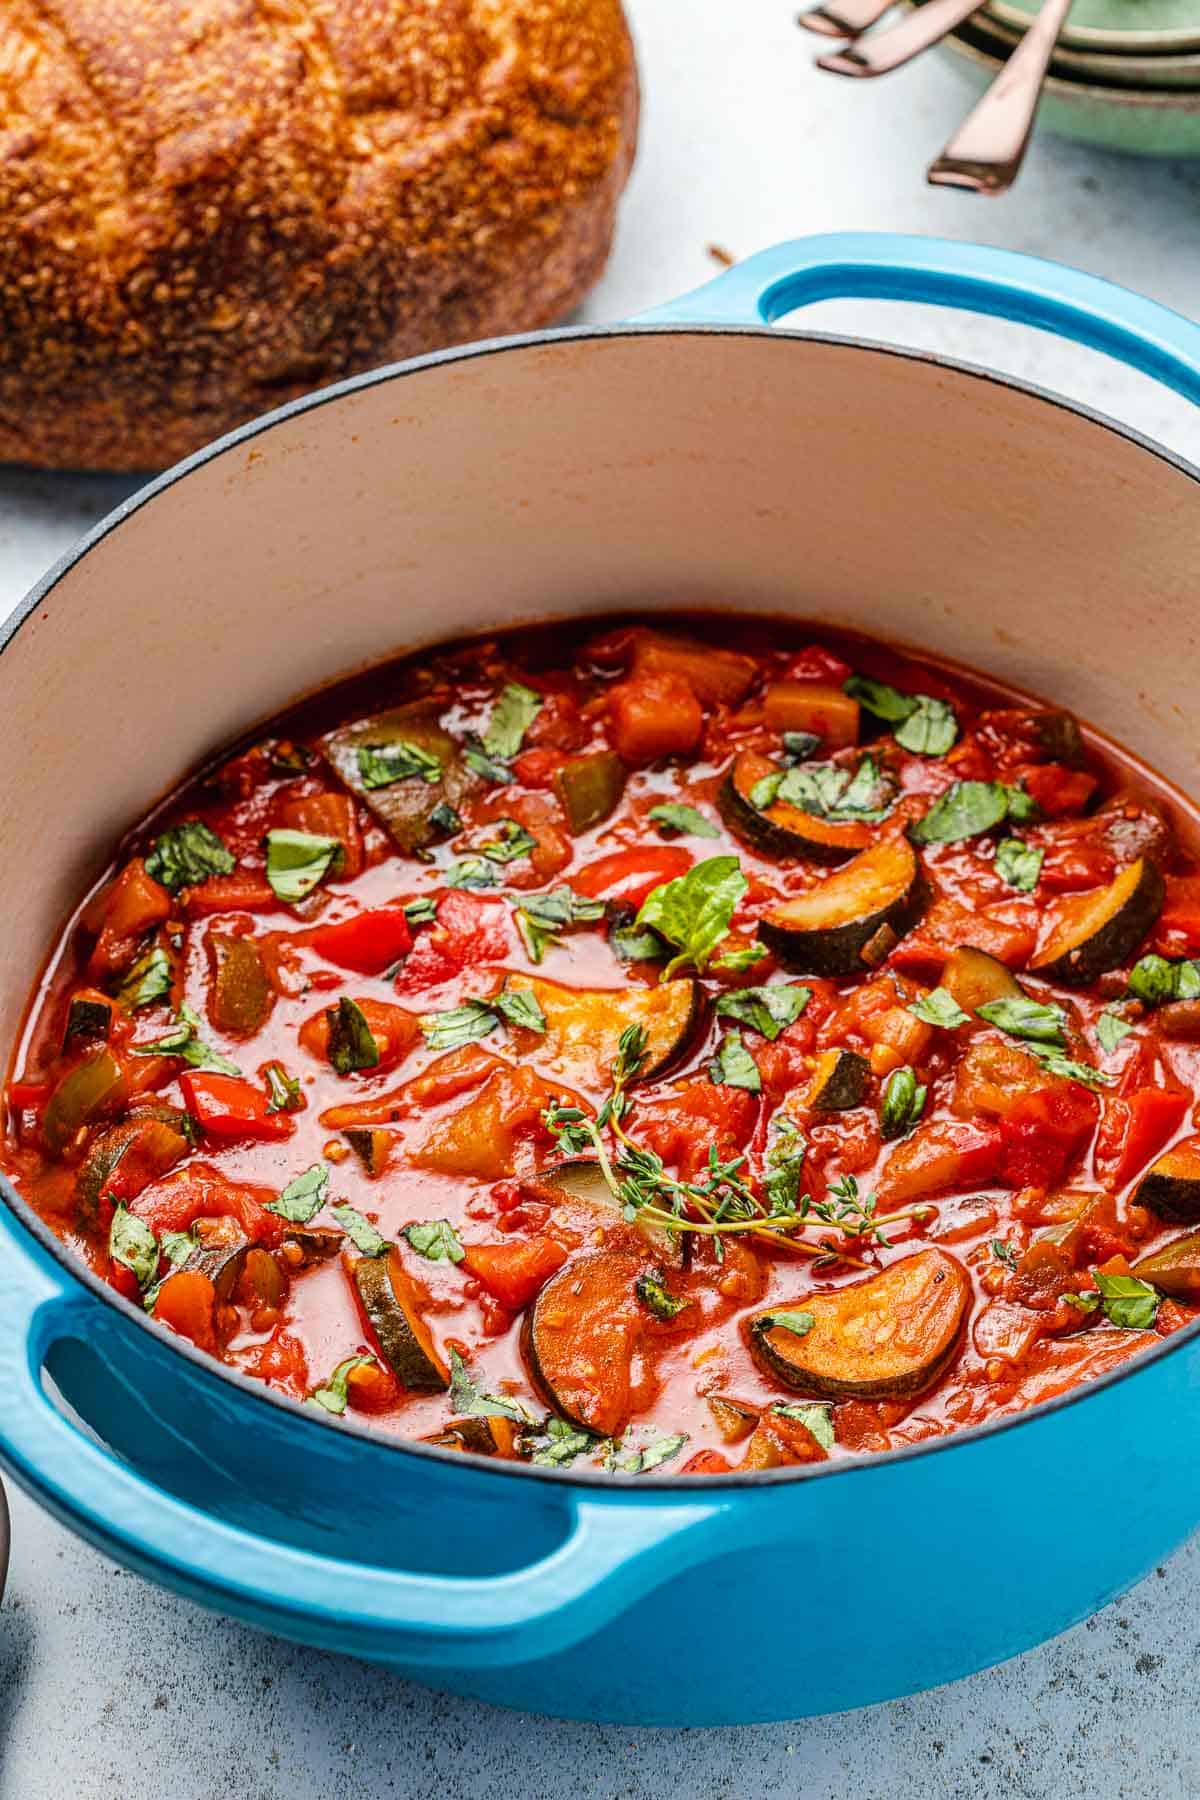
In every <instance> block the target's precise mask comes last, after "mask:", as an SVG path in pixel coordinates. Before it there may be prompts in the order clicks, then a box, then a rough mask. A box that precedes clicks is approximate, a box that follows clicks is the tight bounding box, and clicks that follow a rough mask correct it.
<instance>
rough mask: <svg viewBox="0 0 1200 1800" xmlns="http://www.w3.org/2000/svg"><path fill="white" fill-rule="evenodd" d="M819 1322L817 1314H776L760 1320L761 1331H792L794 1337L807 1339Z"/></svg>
mask: <svg viewBox="0 0 1200 1800" xmlns="http://www.w3.org/2000/svg"><path fill="white" fill-rule="evenodd" d="M816 1322H817V1317H816V1314H815V1313H810V1312H775V1313H767V1314H765V1315H764V1317H763V1318H762V1319H760V1320H759V1330H760V1331H775V1330H777V1329H778V1330H780V1331H790V1332H791V1333H792V1335H793V1337H807V1336H808V1333H809V1332H810V1331H811V1330H812V1328H813V1326H814V1325H815V1324H816Z"/></svg>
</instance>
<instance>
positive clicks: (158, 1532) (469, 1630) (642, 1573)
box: [0, 1200, 731, 1668]
mask: <svg viewBox="0 0 1200 1800" xmlns="http://www.w3.org/2000/svg"><path fill="white" fill-rule="evenodd" d="M104 1310H106V1309H105V1307H104V1302H103V1301H101V1300H98V1299H97V1298H96V1297H95V1296H94V1295H92V1294H90V1293H89V1292H88V1291H87V1290H86V1289H85V1288H83V1287H82V1286H77V1285H76V1284H74V1283H72V1282H71V1281H70V1279H69V1277H64V1274H63V1271H62V1270H61V1269H60V1268H59V1267H58V1265H57V1263H56V1262H55V1261H54V1259H53V1258H52V1257H51V1256H50V1255H49V1253H48V1252H47V1251H45V1250H44V1249H43V1248H42V1247H41V1246H40V1245H38V1244H37V1243H36V1242H35V1240H34V1239H33V1238H32V1236H31V1235H30V1234H27V1233H26V1232H25V1231H24V1229H23V1228H22V1227H21V1226H20V1225H19V1224H18V1222H17V1220H16V1218H15V1216H14V1215H13V1214H12V1213H11V1212H10V1211H9V1209H8V1208H7V1206H5V1205H4V1203H3V1201H2V1200H0V1463H2V1464H3V1466H4V1468H5V1469H6V1470H7V1471H8V1472H9V1473H10V1474H11V1475H13V1476H14V1477H15V1479H16V1480H17V1481H18V1482H20V1484H21V1485H22V1486H23V1487H24V1488H26V1489H27V1490H28V1491H29V1492H30V1493H31V1494H32V1495H33V1497H34V1498H35V1499H36V1500H38V1501H39V1502H40V1503H41V1504H42V1505H44V1506H45V1507H47V1508H48V1509H49V1511H51V1512H52V1513H54V1514H55V1516H56V1517H58V1518H59V1519H61V1520H62V1521H63V1523H65V1524H66V1525H68V1526H70V1527H71V1528H72V1529H73V1530H76V1531H79V1532H81V1533H82V1534H83V1535H84V1536H86V1537H87V1538H88V1539H89V1540H90V1541H91V1542H92V1543H93V1544H95V1545H97V1546H98V1547H99V1548H100V1549H101V1550H103V1551H104V1552H106V1553H107V1554H109V1555H111V1556H113V1557H115V1558H116V1559H118V1560H119V1561H121V1562H123V1563H125V1564H126V1565H127V1566H129V1567H132V1568H134V1569H136V1570H137V1571H138V1572H139V1573H140V1574H143V1575H146V1576H148V1577H150V1578H151V1579H152V1580H155V1581H158V1582H160V1583H161V1584H162V1585H164V1586H166V1587H169V1588H172V1589H174V1590H175V1591H176V1592H177V1593H181V1594H184V1595H185V1596H187V1597H188V1598H189V1599H192V1600H196V1601H199V1602H200V1603H201V1604H204V1605H208V1606H210V1607H211V1606H217V1607H219V1608H220V1610H221V1611H223V1612H226V1613H229V1614H231V1615H233V1616H234V1617H237V1618H241V1619H244V1620H246V1621H247V1622H249V1623H250V1624H253V1625H257V1626H259V1627H260V1628H263V1629H266V1630H268V1631H274V1632H276V1633H279V1634H280V1635H283V1636H292V1637H299V1638H301V1639H304V1640H306V1641H308V1642H314V1641H320V1642H324V1643H326V1644H327V1645H328V1647H329V1648H332V1649H340V1650H343V1651H349V1652H351V1653H353V1654H356V1655H361V1656H365V1657H368V1658H369V1657H372V1656H376V1657H379V1658H381V1659H384V1660H389V1661H392V1662H396V1663H404V1662H405V1661H406V1659H407V1660H408V1662H409V1663H410V1665H411V1666H414V1667H418V1666H419V1667H430V1668H437V1667H439V1666H443V1665H462V1664H463V1663H467V1664H471V1665H474V1666H477V1667H479V1666H489V1665H490V1666H505V1665H508V1664H512V1663H520V1662H525V1661H529V1660H532V1659H536V1658H539V1657H544V1656H547V1655H553V1654H555V1653H556V1652H558V1651H561V1650H563V1649H566V1648H568V1647H569V1646H570V1645H572V1644H575V1643H577V1642H579V1641H581V1640H582V1639H584V1638H587V1637H589V1636H591V1635H592V1634H593V1633H595V1632H596V1631H598V1630H600V1629H601V1628H602V1627H603V1626H604V1625H605V1624H607V1623H608V1622H609V1620H611V1619H614V1618H616V1617H617V1616H619V1615H620V1613H622V1612H623V1611H625V1610H626V1609H627V1608H628V1607H629V1606H630V1605H631V1604H632V1603H633V1602H634V1601H635V1600H636V1599H637V1598H639V1596H641V1595H642V1594H644V1593H646V1592H647V1591H649V1590H651V1589H653V1588H654V1587H657V1586H658V1585H659V1584H660V1583H661V1582H663V1581H664V1580H669V1579H671V1578H672V1577H674V1576H675V1575H678V1574H680V1573H682V1572H683V1571H684V1570H686V1569H688V1568H690V1567H692V1566H694V1565H695V1564H696V1563H698V1562H701V1561H703V1560H705V1559H706V1558H707V1557H708V1556H710V1555H712V1554H713V1553H714V1550H715V1549H716V1548H717V1547H718V1546H717V1543H715V1542H714V1536H715V1538H716V1539H717V1540H724V1539H725V1537H726V1532H725V1525H726V1521H727V1518H728V1515H729V1513H730V1511H731V1509H730V1508H729V1506H728V1503H727V1500H726V1501H722V1500H720V1499H716V1498H715V1497H714V1500H712V1501H710V1500H708V1499H707V1498H705V1499H701V1498H699V1497H698V1496H696V1495H695V1494H694V1493H690V1494H689V1493H680V1494H679V1496H678V1498H672V1497H669V1496H663V1497H662V1498H660V1496H659V1494H658V1493H657V1492H655V1493H654V1494H653V1495H652V1494H651V1493H647V1494H646V1495H645V1499H644V1500H643V1501H641V1502H640V1503H639V1504H638V1505H637V1506H630V1505H629V1504H628V1496H627V1494H623V1493H616V1492H614V1494H613V1495H612V1497H611V1499H609V1498H608V1497H606V1496H605V1495H604V1494H603V1493H602V1492H600V1493H597V1491H596V1490H595V1489H594V1488H593V1489H590V1490H588V1491H587V1492H586V1493H583V1492H580V1491H579V1490H577V1489H571V1488H568V1487H566V1486H565V1484H564V1485H563V1486H561V1487H559V1492H560V1493H561V1495H562V1500H563V1514H564V1523H565V1526H566V1532H565V1536H564V1538H563V1540H562V1541H561V1542H560V1543H559V1544H557V1545H556V1547H555V1548H554V1549H553V1550H552V1551H551V1552H550V1553H549V1554H548V1555H546V1556H543V1557H542V1558H541V1559H540V1560H539V1561H536V1562H534V1563H531V1564H529V1565H528V1566H527V1567H525V1568H522V1569H517V1570H513V1571H505V1572H503V1573H500V1574H496V1575H487V1576H463V1577H459V1576H449V1575H429V1574H424V1573H408V1572H406V1571H403V1570H397V1569H395V1568H392V1567H379V1566H372V1565H370V1564H368V1563H366V1562H357V1561H351V1560H342V1559H340V1558H337V1557H330V1556H324V1555H318V1554H315V1553H314V1552H312V1551H309V1550H302V1549H294V1548H292V1547H291V1546H290V1545H288V1544H287V1543H285V1542H283V1541H281V1540H280V1539H278V1538H275V1537H270V1536H266V1535H263V1534H259V1533H256V1532H253V1531H248V1530H245V1529H243V1528H241V1527H239V1526H234V1525H230V1524H228V1523H226V1522H225V1521H223V1520H221V1519H219V1518H217V1517H215V1516H214V1515H212V1514H210V1513H207V1512H204V1511H202V1510H200V1509H199V1508H197V1507H194V1506H191V1505H189V1504H188V1503H187V1502H186V1501H184V1500H181V1499H178V1498H176V1497H175V1496H174V1495H172V1494H169V1493H167V1492H165V1491H164V1490H163V1489H161V1488H159V1487H157V1486H156V1485H155V1484H154V1483H153V1482H151V1481H148V1480H146V1479H145V1477H143V1476H142V1475H139V1474H138V1472H137V1471H136V1470H135V1469H133V1468H132V1467H130V1466H129V1465H128V1464H127V1463H125V1462H123V1461H120V1460H119V1459H118V1458H117V1457H115V1456H114V1455H113V1454H112V1453H111V1452H110V1451H108V1450H107V1449H105V1448H104V1446H103V1445H102V1444H100V1443H99V1442H97V1441H95V1440H94V1439H93V1438H92V1437H90V1436H88V1435H85V1433H84V1432H83V1431H82V1430H81V1429H80V1428H79V1427H78V1426H77V1425H75V1424H74V1423H72V1422H71V1420H69V1419H68V1418H67V1417H65V1416H64V1415H63V1413H61V1412H60V1411H59V1409H58V1407H57V1406H56V1405H55V1404H54V1403H53V1401H52V1400H51V1399H50V1397H49V1395H48V1394H47V1392H46V1389H45V1387H44V1385H43V1382H42V1375H41V1371H42V1366H43V1363H44V1360H45V1357H46V1354H47V1352H48V1351H49V1349H50V1348H51V1346H52V1345H53V1344H54V1343H55V1342H56V1341H57V1340H59V1339H61V1338H66V1337H70V1338H80V1339H83V1340H84V1341H85V1342H86V1341H87V1340H88V1338H89V1335H94V1333H95V1327H96V1323H97V1315H98V1314H99V1313H101V1312H102V1311H104ZM101 1322H103V1321H101ZM329 1428H330V1427H325V1428H324V1429H329ZM555 1486H558V1484H555ZM539 1487H540V1484H539ZM540 1495H541V1498H543V1499H544V1498H545V1488H541V1487H540Z"/></svg>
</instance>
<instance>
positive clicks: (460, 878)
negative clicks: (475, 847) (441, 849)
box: [446, 856, 499, 888]
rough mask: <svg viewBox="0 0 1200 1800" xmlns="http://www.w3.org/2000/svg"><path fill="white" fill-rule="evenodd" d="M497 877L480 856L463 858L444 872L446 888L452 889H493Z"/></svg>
mask: <svg viewBox="0 0 1200 1800" xmlns="http://www.w3.org/2000/svg"><path fill="white" fill-rule="evenodd" d="M498 880H499V876H498V875H497V874H496V871H495V869H494V868H493V866H492V864H491V863H490V862H485V861H484V859H483V857H482V856H463V857H460V858H459V860H458V862H453V863H451V864H450V867H449V868H448V869H447V870H446V886H447V887H452V888H490V887H495V885H496V883H497V881H498Z"/></svg>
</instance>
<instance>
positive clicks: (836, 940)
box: [758, 838, 927, 975]
mask: <svg viewBox="0 0 1200 1800" xmlns="http://www.w3.org/2000/svg"><path fill="white" fill-rule="evenodd" d="M926 898H927V889H926V884H925V879H924V876H923V874H922V871H921V865H920V863H919V862H918V860H917V857H916V855H915V853H914V851H913V848H912V846H911V844H909V843H908V842H907V841H906V840H905V839H904V838H893V839H891V840H890V841H888V842H887V843H883V844H876V845H875V846H874V847H873V848H872V849H870V850H864V851H863V853H862V855H861V856H856V857H855V858H854V861H853V862H850V863H847V864H846V866H845V868H843V869H839V870H838V871H837V873H836V874H835V875H830V876H827V877H826V879H825V880H824V881H822V882H821V883H820V885H819V886H817V887H814V888H810V889H809V891H808V892H807V893H806V894H800V895H798V896H797V898H796V899H795V900H786V901H784V903H783V904H782V905H781V906H776V907H773V908H772V909H771V911H770V912H767V913H764V914H763V916H762V918H761V919H760V920H759V922H758V936H759V938H760V939H761V940H762V942H763V943H764V944H765V945H766V947H767V949H768V950H772V951H774V953H775V955H776V956H777V957H778V958H779V960H780V961H781V962H782V963H785V964H786V965H787V967H788V968H789V969H795V970H797V971H799V972H801V973H803V974H807V975H856V974H861V973H862V970H863V968H864V967H865V966H866V965H865V964H864V962H863V954H862V953H863V950H864V949H865V948H866V946H867V945H868V944H870V942H871V940H872V938H873V937H874V936H875V934H876V932H878V931H879V929H880V928H881V926H884V925H890V926H891V927H892V930H893V931H895V932H896V933H897V935H898V936H901V937H903V935H904V933H905V932H906V931H909V930H911V928H912V927H913V925H915V924H916V922H917V920H918V919H919V918H920V916H921V913H922V912H923V911H924V909H925V902H926Z"/></svg>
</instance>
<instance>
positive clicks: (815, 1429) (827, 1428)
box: [771, 1400, 834, 1450]
mask: <svg viewBox="0 0 1200 1800" xmlns="http://www.w3.org/2000/svg"><path fill="white" fill-rule="evenodd" d="M771 1411H772V1412H773V1413H778V1415H779V1417H780V1418H781V1419H794V1420H795V1421H796V1423H797V1424H798V1425H803V1426H804V1429H805V1430H806V1431H808V1432H810V1433H811V1434H812V1436H813V1437H815V1438H816V1440H817V1442H818V1444H820V1446H821V1448H822V1450H832V1449H833V1446H834V1430H833V1408H832V1406H817V1405H811V1404H809V1405H802V1404H801V1403H799V1402H798V1401H792V1400H777V1401H776V1402H775V1404H774V1406H773V1407H772V1408H771Z"/></svg>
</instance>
